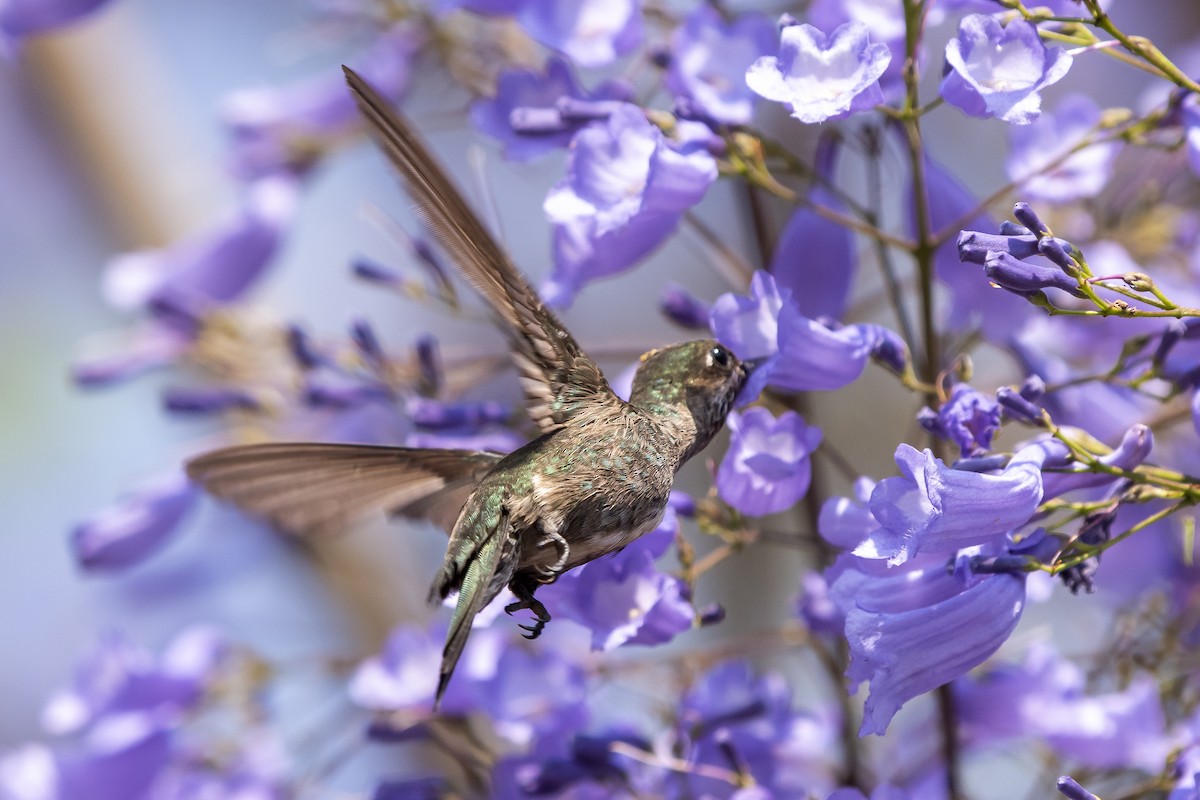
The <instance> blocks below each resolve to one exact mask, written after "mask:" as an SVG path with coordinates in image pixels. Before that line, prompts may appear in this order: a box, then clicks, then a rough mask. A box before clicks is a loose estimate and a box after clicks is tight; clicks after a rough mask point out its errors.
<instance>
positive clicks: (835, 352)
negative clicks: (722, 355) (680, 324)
mask: <svg viewBox="0 0 1200 800" xmlns="http://www.w3.org/2000/svg"><path fill="white" fill-rule="evenodd" d="M712 329H713V333H714V335H715V336H716V337H717V338H718V339H720V340H721V342H722V343H724V344H726V345H728V346H729V348H730V349H732V350H733V351H734V352H735V353H737V354H738V356H739V357H740V358H742V359H753V358H762V357H768V356H769V357H770V358H769V360H768V361H767V362H766V363H764V364H763V365H762V366H761V367H759V368H758V369H756V370H755V371H754V373H753V375H752V377H751V379H750V380H749V381H747V385H746V387H745V388H744V389H743V390H742V397H743V398H753V397H755V396H756V395H757V394H758V392H760V391H761V390H762V387H763V386H764V385H766V384H768V383H769V384H770V385H772V386H778V387H779V388H781V389H788V390H791V391H797V392H800V391H814V390H816V391H829V390H833V389H840V388H841V387H842V386H845V385H846V384H848V383H850V382H851V381H853V380H855V379H856V378H858V376H859V375H861V374H862V371H863V369H864V368H865V367H866V365H867V360H868V359H869V357H870V355H871V350H872V346H873V344H874V343H875V342H876V340H877V336H876V335H875V333H874V332H873V331H871V330H869V329H868V328H866V327H864V326H860V325H847V326H845V327H841V328H836V329H835V328H830V327H827V326H825V325H822V324H821V323H819V322H817V321H816V320H811V319H808V318H807V317H805V316H803V315H802V314H801V313H800V312H799V311H798V310H797V308H796V304H795V302H794V301H793V300H792V296H791V292H790V291H789V290H787V289H784V290H782V291H780V290H779V289H778V288H777V287H776V285H775V279H774V278H773V277H771V275H770V274H769V273H766V272H762V271H759V272H756V273H755V275H754V277H753V278H752V279H751V281H750V296H749V297H740V296H738V295H734V294H724V295H722V296H721V297H719V298H717V301H716V302H715V303H714V304H713V310H712Z"/></svg>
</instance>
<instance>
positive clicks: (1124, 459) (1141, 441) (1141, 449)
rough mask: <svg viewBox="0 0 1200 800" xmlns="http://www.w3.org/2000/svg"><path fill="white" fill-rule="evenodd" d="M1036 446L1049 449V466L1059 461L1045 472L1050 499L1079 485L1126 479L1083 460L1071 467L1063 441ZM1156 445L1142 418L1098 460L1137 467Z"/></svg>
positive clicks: (1087, 485) (1093, 486)
mask: <svg viewBox="0 0 1200 800" xmlns="http://www.w3.org/2000/svg"><path fill="white" fill-rule="evenodd" d="M1035 446H1040V447H1042V448H1043V449H1044V450H1045V451H1046V453H1047V456H1046V465H1047V466H1049V465H1050V464H1051V463H1054V462H1055V461H1057V462H1058V463H1055V464H1054V466H1055V467H1056V469H1054V470H1047V471H1046V472H1045V473H1044V474H1043V476H1042V486H1043V490H1044V492H1045V499H1046V500H1049V499H1051V498H1054V497H1060V496H1062V495H1064V494H1066V493H1067V492H1073V491H1076V490H1078V489H1090V488H1095V487H1101V486H1105V485H1112V484H1114V483H1116V482H1117V481H1120V480H1122V478H1121V477H1120V476H1119V475H1111V474H1107V473H1104V472H1096V471H1094V470H1092V469H1091V468H1089V467H1087V466H1086V465H1082V464H1071V466H1070V467H1068V466H1067V465H1066V464H1065V463H1063V462H1064V461H1066V457H1067V453H1066V446H1065V445H1063V444H1061V443H1060V442H1057V441H1053V440H1049V441H1044V442H1041V443H1038V444H1037V445H1035ZM1153 449H1154V432H1153V431H1152V430H1151V429H1150V428H1149V426H1147V425H1144V424H1142V423H1140V422H1139V423H1135V424H1133V425H1131V426H1129V429H1128V430H1127V431H1125V435H1124V436H1122V437H1121V441H1120V443H1119V444H1118V445H1117V446H1116V447H1115V448H1113V450H1112V452H1111V453H1107V454H1105V455H1103V456H1100V457H1099V458H1098V459H1097V461H1099V462H1100V463H1101V464H1104V465H1106V466H1109V467H1115V468H1117V469H1134V468H1135V467H1137V466H1138V465H1140V464H1141V463H1142V462H1143V461H1145V460H1146V459H1147V458H1149V457H1150V451H1151V450H1153Z"/></svg>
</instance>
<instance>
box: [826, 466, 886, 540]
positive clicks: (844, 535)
mask: <svg viewBox="0 0 1200 800" xmlns="http://www.w3.org/2000/svg"><path fill="white" fill-rule="evenodd" d="M873 491H875V481H873V480H871V479H870V478H859V479H858V480H856V481H855V482H854V496H855V499H853V500H852V499H850V498H849V497H831V498H829V499H828V500H826V501H825V502H824V503H823V504H822V505H821V513H820V515H819V517H818V518H817V531H818V532H819V533H820V534H821V538H822V539H824V540H825V541H827V542H829V543H830V544H832V545H834V546H835V547H841V548H843V549H846V550H851V549H853V548H855V547H857V546H858V545H859V544H861V543H862V542H863V541H864V540H866V539H867V538H869V537H870V536H872V535H873V534H874V533H875V532H876V531H878V530H879V521H878V520H876V519H875V517H874V515H872V514H871V510H870V508H868V507H867V504H868V503H869V502H870V500H871V493H872V492H873Z"/></svg>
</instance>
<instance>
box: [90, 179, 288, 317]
mask: <svg viewBox="0 0 1200 800" xmlns="http://www.w3.org/2000/svg"><path fill="white" fill-rule="evenodd" d="M298 197H299V187H298V185H297V183H296V181H295V180H294V179H292V178H290V177H284V176H276V177H270V178H264V179H263V180H260V181H256V182H254V183H252V184H250V186H249V187H248V189H247V191H246V195H245V198H244V201H243V203H242V205H241V206H240V207H239V208H238V210H237V212H236V213H235V214H234V215H233V216H232V218H230V219H228V220H226V221H224V222H222V223H220V224H218V225H217V226H215V227H214V228H212V229H209V230H206V231H202V232H201V233H199V234H197V235H195V236H193V237H191V238H188V239H184V240H182V241H180V242H177V243H175V244H173V245H171V246H169V247H167V248H166V249H163V250H147V251H141V252H136V253H127V254H125V255H122V256H119V257H117V258H115V259H113V260H112V261H110V262H109V264H108V265H107V266H106V268H105V273H104V286H103V289H104V295H105V297H106V299H107V300H108V301H109V302H110V303H111V304H112V305H113V306H115V307H117V308H121V309H133V308H150V309H151V310H154V309H155V308H156V304H158V305H159V307H161V306H162V305H169V306H170V307H171V308H173V309H177V310H178V309H182V310H185V311H190V312H192V313H196V314H201V313H204V312H206V311H208V310H209V308H210V307H211V306H213V305H219V304H222V303H227V302H229V301H231V300H234V299H236V298H237V297H239V296H240V295H241V294H242V293H243V292H245V291H246V289H248V288H249V287H250V285H251V284H252V283H254V282H255V281H256V280H257V279H258V278H259V277H261V276H262V274H263V272H264V271H265V270H266V268H267V266H268V265H269V264H270V263H271V259H272V257H273V256H274V255H275V252H276V250H277V249H278V248H279V245H280V242H281V241H282V239H283V235H284V233H285V232H286V229H287V226H288V225H289V224H290V223H291V221H292V218H293V216H294V214H295V211H296V204H297V200H298Z"/></svg>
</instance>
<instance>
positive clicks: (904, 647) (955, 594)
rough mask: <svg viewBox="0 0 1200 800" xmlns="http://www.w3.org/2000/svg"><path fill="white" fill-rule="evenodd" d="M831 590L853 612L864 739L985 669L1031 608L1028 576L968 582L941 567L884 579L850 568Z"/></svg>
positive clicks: (850, 628) (851, 637) (853, 676)
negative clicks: (909, 707)
mask: <svg viewBox="0 0 1200 800" xmlns="http://www.w3.org/2000/svg"><path fill="white" fill-rule="evenodd" d="M832 592H833V596H834V599H835V600H836V602H837V603H838V605H839V606H841V607H842V609H843V610H844V611H845V613H846V639H847V640H848V642H849V644H850V668H849V669H848V670H847V673H846V675H847V677H848V678H849V679H850V683H851V686H852V687H854V686H857V685H859V684H860V683H862V682H863V681H867V683H868V685H869V687H870V694H869V696H868V697H867V702H866V706H865V707H864V709H863V723H862V727H861V729H860V731H859V733H860V734H862V735H866V734H868V733H876V734H882V733H883V732H884V731H886V730H887V726H888V723H890V722H891V719H892V717H893V716H894V715H895V713H896V712H897V711H898V710H899V709H900V707H901V706H902V705H904V704H905V703H907V702H908V701H909V700H911V699H913V698H914V697H917V696H919V695H921V694H924V693H925V692H928V691H930V690H932V689H935V688H937V687H938V686H941V685H943V684H945V683H948V682H950V681H952V680H954V679H955V678H957V677H959V676H961V675H963V674H965V673H966V672H967V670H969V669H971V668H972V667H975V666H977V665H979V664H981V663H982V662H983V661H984V660H985V659H987V658H988V656H990V655H991V654H992V653H994V652H995V651H996V649H997V648H998V647H999V646H1000V645H1001V644H1002V643H1003V642H1004V641H1005V640H1006V639H1007V638H1008V637H1009V635H1010V634H1011V633H1012V631H1013V629H1014V628H1015V627H1016V625H1017V622H1018V621H1019V620H1020V618H1021V612H1022V610H1023V609H1024V605H1025V579H1024V576H1016V575H985V576H974V577H968V576H965V575H962V574H956V573H951V572H948V571H947V570H946V568H945V566H943V565H941V564H939V565H936V566H932V567H928V568H925V569H921V570H916V571H897V572H896V573H895V574H889V575H885V576H877V575H870V574H867V573H865V572H862V571H860V570H858V569H856V568H854V567H853V566H851V567H850V568H848V569H846V571H844V572H843V573H842V574H841V575H840V576H839V577H838V578H837V580H836V581H834V583H833V586H832Z"/></svg>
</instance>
